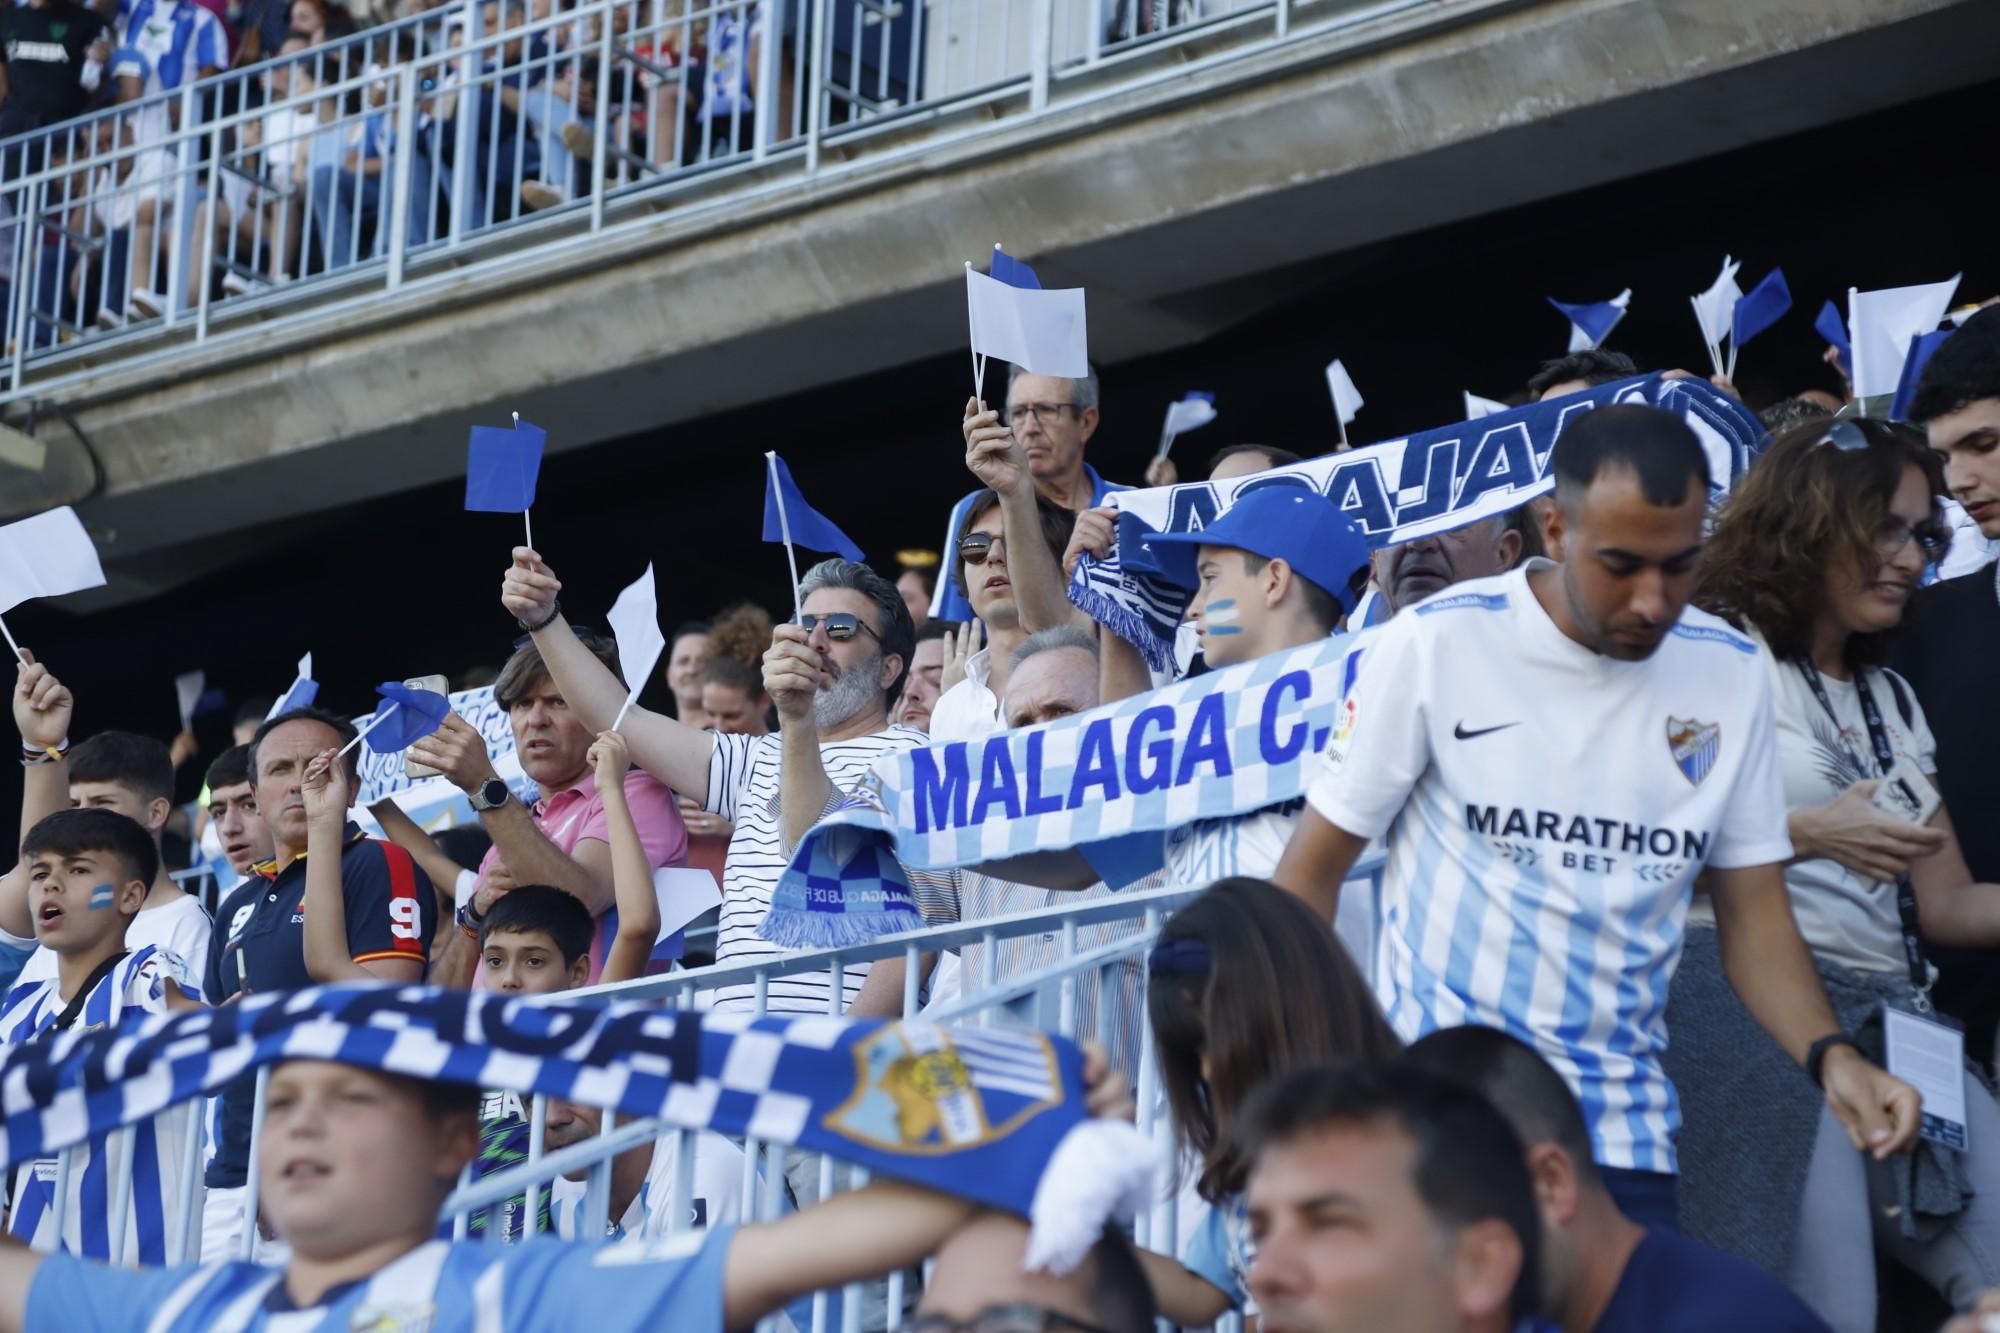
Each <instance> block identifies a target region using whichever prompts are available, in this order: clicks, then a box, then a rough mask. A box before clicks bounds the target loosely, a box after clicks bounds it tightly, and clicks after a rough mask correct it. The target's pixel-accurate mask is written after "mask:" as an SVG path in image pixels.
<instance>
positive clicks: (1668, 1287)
mask: <svg viewBox="0 0 2000 1333" xmlns="http://www.w3.org/2000/svg"><path fill="white" fill-rule="evenodd" d="M1595 1333H1827V1327H1826V1324H1825V1323H1824V1322H1822V1321H1821V1319H1820V1317H1819V1316H1818V1315H1816V1314H1814V1313H1813V1312H1812V1311H1811V1310H1808V1309H1807V1308H1806V1307H1805V1304H1804V1303H1803V1302H1802V1301H1800V1300H1799V1298H1798V1297H1796V1296H1794V1295H1792V1293H1791V1292H1790V1291H1789V1290H1788V1289H1787V1288H1786V1287H1785V1285H1784V1284H1783V1283H1781V1282H1779V1281H1778V1280H1777V1279H1776V1278H1774V1277H1772V1276H1771V1275H1770V1274H1768V1273H1766V1272H1765V1271H1764V1270H1763V1269H1761V1268H1758V1267H1757V1266H1756V1265H1754V1264H1750V1263H1746V1262H1745V1261H1743V1260H1741V1259H1738V1258H1736V1257H1735V1256H1734V1255H1729V1254H1723V1253H1722V1252H1721V1251H1719V1250H1711V1249H1709V1248H1708V1247H1707V1246H1706V1245H1702V1244H1698V1243H1697V1242H1695V1241H1691V1240H1689V1239H1688V1238H1687V1237H1686V1236H1683V1235H1681V1234H1680V1233H1679V1232H1675V1231H1648V1232H1647V1233H1646V1237H1645V1239H1644V1240H1642V1241H1640V1242H1639V1248H1638V1249H1636V1250H1634V1251H1633V1252H1632V1258H1631V1260H1630V1261H1629V1262H1627V1263H1626V1265H1625V1271H1624V1273H1622V1274H1620V1275H1619V1278H1618V1286H1617V1289H1616V1290H1614V1291H1613V1292H1612V1293H1611V1303H1610V1304H1608V1305H1606V1306H1605V1307H1604V1313H1603V1315H1601V1316H1600V1317H1599V1318H1598V1321H1597V1328H1596V1330H1595Z"/></svg>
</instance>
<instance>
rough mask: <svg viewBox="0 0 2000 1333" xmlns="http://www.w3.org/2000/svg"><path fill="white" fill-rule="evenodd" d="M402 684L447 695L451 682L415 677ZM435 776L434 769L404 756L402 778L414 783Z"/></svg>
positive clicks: (428, 677) (414, 688) (440, 678)
mask: <svg viewBox="0 0 2000 1333" xmlns="http://www.w3.org/2000/svg"><path fill="white" fill-rule="evenodd" d="M403 684H405V685H407V686H409V687H410V688H411V689H413V690H429V691H430V692H431V693H432V694H444V695H449V694H450V693H451V682H450V681H448V680H446V679H445V678H444V677H443V676H415V677H412V678H411V679H409V680H406V681H404V682H403ZM437 775H438V771H437V770H436V769H435V768H432V767H430V766H429V765H428V764H420V763H418V762H416V761H415V760H414V759H411V758H409V756H408V755H407V754H405V755H404V758H403V776H404V777H406V778H409V779H410V780H411V781H415V780H417V779H419V778H434V777H436V776H437Z"/></svg>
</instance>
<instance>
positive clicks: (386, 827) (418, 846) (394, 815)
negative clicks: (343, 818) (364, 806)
mask: <svg viewBox="0 0 2000 1333" xmlns="http://www.w3.org/2000/svg"><path fill="white" fill-rule="evenodd" d="M368 813H369V814H371V815H373V816H375V822H376V823H378V824H380V825H381V826H382V836H383V837H385V838H387V839H388V840H389V841H390V842H393V843H395V844H396V845H397V846H398V847H401V848H402V849H403V850H404V851H406V852H408V853H409V854H410V859H411V860H413V861H415V862H416V863H417V865H418V866H419V867H421V868H422V870H423V872H424V873H425V874H426V875H429V876H430V877H431V884H432V886H433V887H435V888H436V889H437V890H438V892H439V894H440V895H441V897H443V898H449V897H451V895H452V894H453V892H454V886H456V885H457V883H458V877H459V875H460V874H461V873H462V872H464V871H466V870H470V869H472V867H471V866H462V865H460V864H459V863H458V862H456V861H454V860H452V859H451V858H450V857H449V856H446V855H445V854H444V849H443V848H442V847H439V846H438V845H437V839H435V838H433V837H432V836H431V835H430V834H428V833H426V832H424V831H423V829H422V828H421V827H419V826H418V824H417V821H416V820H414V819H412V818H410V817H409V815H408V814H406V813H405V812H404V810H403V807H402V806H400V805H397V804H396V803H395V802H394V801H392V800H389V799H387V798H386V797H385V798H384V799H382V800H379V801H377V802H375V804H373V805H371V806H369V807H368ZM440 906H442V902H441V903H440Z"/></svg>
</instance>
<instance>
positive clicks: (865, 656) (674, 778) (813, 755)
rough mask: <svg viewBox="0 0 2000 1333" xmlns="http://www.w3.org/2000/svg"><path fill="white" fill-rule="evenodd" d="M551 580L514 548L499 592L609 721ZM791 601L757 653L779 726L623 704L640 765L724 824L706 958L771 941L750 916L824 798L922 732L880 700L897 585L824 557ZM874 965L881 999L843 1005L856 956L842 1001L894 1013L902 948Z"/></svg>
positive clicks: (584, 712)
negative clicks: (730, 731)
mask: <svg viewBox="0 0 2000 1333" xmlns="http://www.w3.org/2000/svg"><path fill="white" fill-rule="evenodd" d="M561 590H562V583H561V582H560V581H559V580H558V579H557V578H556V576H555V574H554V573H553V572H551V571H550V569H549V567H548V566H547V565H546V564H544V563H543V562H542V559H541V557H540V556H539V555H537V554H536V553H535V552H534V551H532V550H530V549H529V548H527V547H517V548H515V551H514V562H513V564H512V565H511V566H510V567H509V568H508V570H507V574H506V577H505V578H504V579H503V580H502V583H501V593H500V601H501V605H503V606H505V607H506V608H507V610H508V611H509V612H511V613H512V614H513V615H514V617H515V618H516V620H518V621H519V622H520V625H521V627H522V628H523V629H525V630H527V631H528V632H529V633H530V634H531V635H532V636H533V638H534V644H535V647H536V648H537V649H538V650H539V651H540V653H541V659H542V661H543V662H545V663H546V664H547V667H548V672H549V676H550V678H551V680H552V681H553V682H554V685H555V687H556V688H557V689H559V690H560V691H561V692H562V697H563V698H564V700H566V701H567V704H568V706H569V707H570V708H571V709H573V710H574V712H575V714H576V715H577V717H579V718H580V719H581V720H582V722H583V724H584V726H585V727H586V728H588V729H592V730H594V729H597V728H601V727H608V726H610V725H611V722H612V719H613V718H614V717H615V716H616V715H617V713H618V710H619V708H620V707H621V706H622V705H623V704H624V702H625V686H624V685H623V684H622V683H621V682H620V681H619V679H618V675H617V673H616V672H615V671H614V670H612V668H611V667H610V666H609V665H607V663H606V661H605V660H604V659H601V658H599V657H598V656H597V655H596V654H594V653H592V652H591V651H590V649H589V648H588V647H587V646H585V645H584V644H583V643H581V642H580V641H579V640H578V639H577V637H576V634H575V633H574V631H572V630H571V629H570V628H569V623H568V622H567V621H566V620H565V619H564V618H563V615H562V608H561V606H560V605H559V603H558V602H557V594H558V593H560V592H561ZM798 601H799V606H800V609H801V614H800V616H799V618H798V621H797V623H794V624H788V625H780V626H778V627H777V628H776V629H775V630H774V631H773V632H772V636H771V647H770V650H769V651H768V652H767V653H765V655H764V685H765V688H766V689H767V690H768V691H769V693H770V695H771V700H772V702H773V703H774V704H775V705H776V706H777V709H778V715H779V717H780V719H781V722H782V728H781V731H780V732H779V734H777V735H771V736H725V735H718V734H716V733H715V732H711V731H697V730H695V729H694V728H692V727H687V726H683V725H682V724H681V723H679V722H676V721H674V720H673V719H672V718H668V717H663V716H661V715H660V714H658V713H655V712H653V711H651V710H650V709H647V708H642V707H634V708H633V709H632V711H631V712H630V713H629V714H627V715H626V718H625V723H624V725H623V726H622V727H621V728H620V731H621V732H622V734H623V735H624V737H625V741H626V744H627V745H628V746H629V747H630V749H631V752H632V757H633V759H634V760H635V761H636V762H637V763H638V764H639V765H640V766H641V767H643V768H644V769H645V770H646V771H647V772H649V773H651V774H652V775H653V776H654V777H657V778H659V779H660V780H661V781H662V782H665V783H666V784H667V785H668V786H669V787H671V788H672V789H673V790H675V791H677V792H679V793H680V794H682V795H683V796H686V797H688V798H689V799H691V800H694V801H698V802H700V803H701V806H702V808H703V809H704V810H707V811H709V812H710V813H712V814H717V815H721V816H722V817H723V818H725V819H728V820H729V821H731V822H732V823H733V824H734V825H735V828H736V831H735V833H734V834H733V835H732V836H731V838H730V842H729V853H728V855H727V857H726V858H725V860H724V863H723V874H722V926H721V931H720V933H719V936H718V938H717V942H716V961H717V962H723V963H730V962H748V961H754V960H756V959H760V958H769V957H774V956H776V955H777V954H778V953H780V952H781V950H779V949H778V947H777V946H776V945H774V944H772V943H771V942H770V941H768V940H765V939H764V938H762V937H761V936H760V935H759V934H758V927H760V926H761V925H762V924H763V922H764V916H765V914H766V913H767V912H769V911H770V907H771V894H772V891H773V890H774V889H775V888H776V887H777V882H778V876H779V875H780V874H782V873H783V872H784V869H785V864H786V861H787V860H788V858H789V856H790V854H791V849H792V848H793V847H795V846H797V844H798V841H799V839H800V838H802V837H804V836H805V833H806V830H807V829H810V828H811V827H812V826H813V824H814V823H816V822H817V821H818V819H819V817H820V816H821V815H822V814H823V813H825V811H826V810H827V809H828V807H830V806H831V805H833V804H834V802H835V801H837V800H838V799H840V797H841V796H842V794H843V793H845V792H847V791H849V790H852V789H854V788H856V787H858V786H859V785H860V784H861V783H862V781H863V780H864V779H866V778H867V776H868V774H869V771H870V770H871V769H872V767H873V766H874V763H875V761H876V759H878V758H879V757H881V756H882V755H884V754H888V753H891V752H893V751H897V750H907V749H913V748H915V747H916V746H919V745H923V744H925V743H926V742H927V740H928V738H927V737H926V736H925V735H924V733H923V732H921V731H918V730H916V729H915V728H913V727H902V726H891V725H890V724H889V704H890V701H891V700H893V699H894V698H895V697H896V693H897V691H898V690H900V689H901V688H902V683H903V676H904V671H905V666H906V664H907V663H908V662H909V660H910V656H911V649H912V641H913V640H914V638H915V632H914V631H913V630H912V628H911V626H910V611H909V608H908V607H907V606H905V605H904V604H903V598H902V595H901V594H900V593H898V592H897V591H896V588H895V585H893V584H891V583H890V582H889V581H888V580H887V579H884V578H882V577H881V576H880V575H878V574H876V573H875V572H874V571H873V570H871V569H869V568H868V567H867V566H866V565H861V564H856V563H855V562H853V561H850V560H825V561H822V562H820V563H819V564H817V565H815V566H813V567H812V568H811V569H810V570H808V571H807V572H806V576H805V578H804V579H803V580H802V581H801V582H800V584H799V588H798ZM918 901H919V906H920V907H922V908H924V909H925V910H926V912H927V913H928V912H929V911H931V910H933V909H935V907H936V904H934V903H931V902H928V901H926V899H925V896H924V894H923V893H922V892H921V891H920V892H919V899H918ZM874 970H876V971H880V972H882V973H884V976H883V978H882V980H881V981H880V982H878V983H876V984H875V985H873V986H871V987H870V994H871V997H872V996H880V997H881V1004H882V1007H881V1008H879V1009H864V1010H855V1009H853V1008H852V1006H854V1004H855V1001H856V1000H857V999H859V998H860V996H861V991H862V986H863V983H864V982H866V981H868V979H869V975H870V971H871V969H870V967H869V966H867V965H855V966H850V967H847V968H845V969H844V970H843V972H842V994H841V997H840V998H841V1000H842V1001H843V1004H844V1005H845V1006H848V1007H849V1010H850V1012H867V1013H869V1014H871V1015H872V1016H876V1017H883V1016H887V1015H888V1014H889V1013H891V1012H898V1013H899V1012H900V1011H901V1004H900V1001H901V996H902V964H901V960H899V959H898V960H891V961H889V962H885V963H881V964H878V965H876V967H875V969H874ZM891 981H893V982H894V984H893V985H890V984H889V983H890V982H891ZM832 993H833V977H832V974H831V973H829V972H814V973H807V974H804V975H799V976H791V977H783V978H773V979H772V980H771V982H770V984H769V988H768V993H767V995H766V997H765V998H766V1007H767V1009H768V1010H769V1012H772V1013H812V1014H823V1013H826V1012H827V1008H828V1001H829V1000H830V999H831V998H832ZM757 998H758V993H757V988H756V987H755V986H752V985H750V984H747V983H746V984H743V985H736V986H724V987H722V988H720V989H719V990H717V991H716V993H715V996H714V1007H715V1008H717V1009H734V1010H750V1009H752V1008H754V1006H755V1005H756V1003H757Z"/></svg>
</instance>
